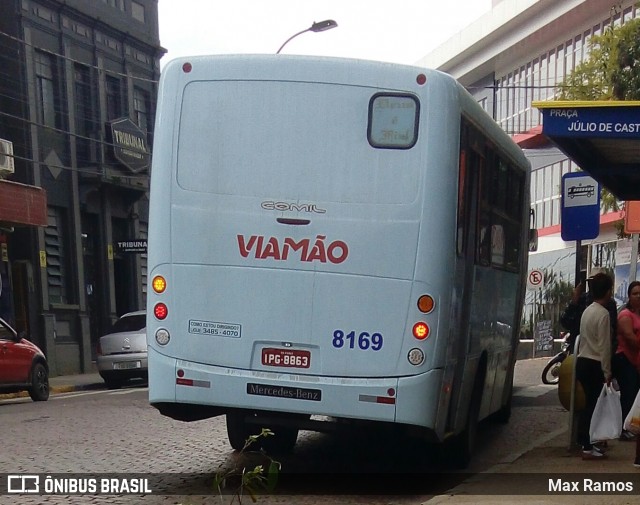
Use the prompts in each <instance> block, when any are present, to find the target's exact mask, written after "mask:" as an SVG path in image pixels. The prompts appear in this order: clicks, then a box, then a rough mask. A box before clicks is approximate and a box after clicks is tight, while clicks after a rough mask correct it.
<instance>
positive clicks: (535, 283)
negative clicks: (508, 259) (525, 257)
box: [527, 269, 544, 289]
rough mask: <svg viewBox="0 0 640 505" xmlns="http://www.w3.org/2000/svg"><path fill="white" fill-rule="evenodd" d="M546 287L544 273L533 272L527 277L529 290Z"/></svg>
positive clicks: (535, 270) (540, 271) (539, 271)
mask: <svg viewBox="0 0 640 505" xmlns="http://www.w3.org/2000/svg"><path fill="white" fill-rule="evenodd" d="M543 287H544V272H543V271H542V270H537V269H534V270H531V271H530V272H529V275H528V276H527V289H542V288H543Z"/></svg>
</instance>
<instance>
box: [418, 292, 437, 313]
mask: <svg viewBox="0 0 640 505" xmlns="http://www.w3.org/2000/svg"><path fill="white" fill-rule="evenodd" d="M435 306H436V302H435V301H434V299H433V297H432V296H430V295H422V296H421V297H420V298H418V310H419V311H420V312H422V313H423V314H428V313H429V312H431V311H432V310H433V308H434V307H435Z"/></svg>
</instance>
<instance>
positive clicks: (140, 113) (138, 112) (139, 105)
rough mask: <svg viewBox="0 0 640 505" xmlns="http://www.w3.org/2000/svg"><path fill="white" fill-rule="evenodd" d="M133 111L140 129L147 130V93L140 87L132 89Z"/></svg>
mask: <svg viewBox="0 0 640 505" xmlns="http://www.w3.org/2000/svg"><path fill="white" fill-rule="evenodd" d="M133 113H134V115H135V122H136V124H137V125H138V126H139V127H140V129H141V130H142V131H143V132H145V133H147V132H148V131H149V93H147V92H146V91H145V90H143V89H140V88H134V89H133Z"/></svg>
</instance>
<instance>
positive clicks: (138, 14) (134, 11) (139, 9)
mask: <svg viewBox="0 0 640 505" xmlns="http://www.w3.org/2000/svg"><path fill="white" fill-rule="evenodd" d="M131 16H132V17H133V19H135V20H137V21H140V22H141V23H144V5H142V4H139V3H138V2H133V1H132V2H131Z"/></svg>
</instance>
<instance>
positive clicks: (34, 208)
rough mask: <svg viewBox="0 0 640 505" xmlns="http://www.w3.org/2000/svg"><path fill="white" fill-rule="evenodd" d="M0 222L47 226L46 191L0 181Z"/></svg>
mask: <svg viewBox="0 0 640 505" xmlns="http://www.w3.org/2000/svg"><path fill="white" fill-rule="evenodd" d="M0 224H4V225H7V226H24V225H28V226H47V192H46V191H45V190H44V189H42V188H39V187H36V186H27V185H26V184H20V183H18V182H12V181H0Z"/></svg>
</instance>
